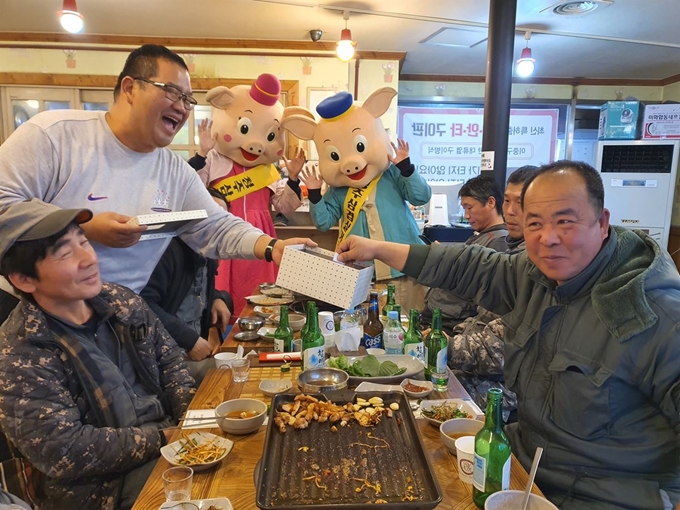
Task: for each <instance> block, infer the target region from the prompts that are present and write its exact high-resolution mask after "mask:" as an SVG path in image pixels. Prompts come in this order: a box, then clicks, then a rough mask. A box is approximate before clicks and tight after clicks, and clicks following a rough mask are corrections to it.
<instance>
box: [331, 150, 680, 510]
mask: <svg viewBox="0 0 680 510" xmlns="http://www.w3.org/2000/svg"><path fill="white" fill-rule="evenodd" d="M522 210H523V213H524V238H525V241H526V251H525V252H522V253H519V254H515V255H508V254H505V253H496V252H493V251H491V250H488V249H485V248H482V247H479V246H463V245H456V244H452V245H447V246H442V245H431V246H416V245H413V246H408V245H399V244H395V243H384V242H379V241H372V240H370V239H364V238H360V237H350V238H348V239H347V240H346V241H344V242H342V243H341V244H340V246H338V252H339V254H340V255H339V256H338V259H339V260H340V261H342V262H346V261H348V260H372V259H374V258H379V259H380V260H382V261H383V262H385V263H386V264H388V265H390V266H392V267H395V268H396V269H399V270H403V271H404V273H406V274H408V275H411V276H417V277H418V281H419V282H420V283H422V284H424V285H437V286H439V287H442V288H445V289H447V290H449V291H451V292H453V293H455V294H457V295H460V296H462V297H465V298H467V299H474V300H475V301H476V302H477V303H478V304H479V305H481V306H484V307H485V308H487V309H489V310H491V311H492V312H494V313H497V314H499V315H502V316H503V322H504V324H505V337H504V339H503V340H504V343H505V366H504V368H503V371H504V374H505V381H506V383H507V385H508V388H510V389H511V390H512V391H514V392H515V393H516V394H517V411H518V416H519V420H518V422H517V423H513V424H510V425H508V426H507V427H505V431H506V433H507V434H508V437H509V438H510V442H511V444H512V452H513V454H515V455H516V456H517V458H518V460H519V461H520V462H521V463H522V465H523V466H524V468H525V469H529V468H530V466H531V461H532V458H533V456H534V452H535V451H536V447H538V446H541V447H543V448H544V449H545V451H546V455H544V456H543V458H542V460H541V464H540V465H539V467H538V471H537V474H536V483H537V484H538V486H539V487H540V488H541V490H542V491H543V492H544V493H545V494H546V496H548V498H549V499H550V500H551V501H552V502H553V503H555V504H556V505H557V506H558V507H559V508H560V509H561V510H621V509H631V510H632V509H635V510H642V509H644V510H647V509H649V510H653V509H659V510H661V509H663V510H672V509H673V507H674V506H675V505H677V504H678V502H679V501H680V446H679V445H680V442H679V440H678V439H679V437H680V327H679V322H678V310H680V275H678V270H677V269H676V267H675V264H673V261H672V259H671V258H670V256H669V254H668V252H667V251H666V250H664V249H663V248H661V247H660V246H659V245H658V244H657V242H656V241H654V240H653V239H652V238H651V237H649V235H647V234H645V233H644V232H642V231H639V230H635V231H631V230H628V229H626V228H624V227H619V226H610V225H609V211H608V210H607V209H605V208H604V186H603V183H602V178H601V176H600V174H599V173H598V171H597V170H595V169H594V168H592V167H591V166H590V165H588V164H586V163H582V162H578V161H557V162H555V163H552V164H550V165H546V166H544V167H542V168H541V170H540V172H539V173H538V174H537V175H536V176H535V177H534V178H533V179H532V180H529V181H528V182H527V183H526V184H525V185H524V188H523V191H522ZM490 289H493V292H491V291H490Z"/></svg>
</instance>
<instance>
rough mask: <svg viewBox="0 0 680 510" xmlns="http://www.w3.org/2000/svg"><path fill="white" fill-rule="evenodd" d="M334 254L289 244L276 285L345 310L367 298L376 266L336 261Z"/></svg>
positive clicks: (319, 249) (320, 249)
mask: <svg viewBox="0 0 680 510" xmlns="http://www.w3.org/2000/svg"><path fill="white" fill-rule="evenodd" d="M334 255H335V254H334V253H333V252H332V251H328V250H324V249H322V248H310V247H309V246H305V245H302V244H299V245H292V246H286V248H285V249H284V250H283V259H282V260H281V265H280V266H279V276H278V277H277V278H276V285H278V286H279V287H283V288H284V289H288V290H292V291H294V292H299V293H300V294H304V295H305V296H309V297H311V298H314V299H318V300H319V301H324V302H326V303H330V304H332V305H335V306H338V307H340V308H343V309H345V310H347V309H351V308H354V307H355V306H356V305H358V304H359V303H363V302H364V301H366V298H367V297H368V291H369V289H370V288H371V280H372V278H373V266H372V265H370V264H364V263H358V262H354V263H352V264H348V263H344V262H336V261H334V260H333V256H334Z"/></svg>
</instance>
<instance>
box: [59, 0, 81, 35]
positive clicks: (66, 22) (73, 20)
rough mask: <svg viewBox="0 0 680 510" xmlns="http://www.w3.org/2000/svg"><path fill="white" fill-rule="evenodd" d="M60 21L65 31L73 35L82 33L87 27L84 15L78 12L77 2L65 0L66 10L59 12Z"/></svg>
mask: <svg viewBox="0 0 680 510" xmlns="http://www.w3.org/2000/svg"><path fill="white" fill-rule="evenodd" d="M57 14H58V15H59V21H60V22H61V26H62V27H64V30H66V31H67V32H71V33H72V34H77V33H80V32H81V31H82V30H83V27H84V26H85V24H84V22H83V15H82V14H80V13H79V12H78V7H76V0H64V8H63V10H61V11H57Z"/></svg>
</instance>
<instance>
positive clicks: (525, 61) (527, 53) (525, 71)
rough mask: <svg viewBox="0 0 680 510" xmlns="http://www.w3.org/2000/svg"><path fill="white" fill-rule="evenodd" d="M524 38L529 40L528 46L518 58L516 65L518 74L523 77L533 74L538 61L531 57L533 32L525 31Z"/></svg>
mask: <svg viewBox="0 0 680 510" xmlns="http://www.w3.org/2000/svg"><path fill="white" fill-rule="evenodd" d="M524 39H525V40H526V42H527V46H526V48H524V49H523V50H522V54H521V55H520V57H519V59H518V60H517V66H516V67H515V70H516V71H517V75H518V76H521V77H527V76H531V74H532V73H533V72H534V67H535V66H534V63H535V62H536V60H535V59H533V58H531V48H529V39H531V32H525V33H524Z"/></svg>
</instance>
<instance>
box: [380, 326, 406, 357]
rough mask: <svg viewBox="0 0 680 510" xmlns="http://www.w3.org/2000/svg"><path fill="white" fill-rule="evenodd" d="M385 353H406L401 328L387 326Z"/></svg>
mask: <svg viewBox="0 0 680 510" xmlns="http://www.w3.org/2000/svg"><path fill="white" fill-rule="evenodd" d="M383 339H384V340H385V354H404V333H403V331H402V330H401V328H394V329H391V328H386V329H385V331H384V332H383Z"/></svg>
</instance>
